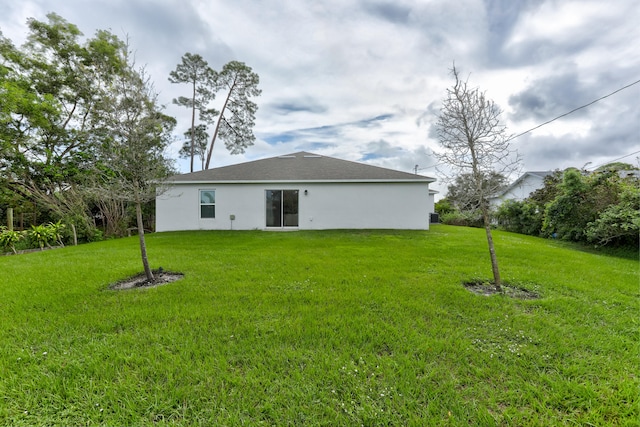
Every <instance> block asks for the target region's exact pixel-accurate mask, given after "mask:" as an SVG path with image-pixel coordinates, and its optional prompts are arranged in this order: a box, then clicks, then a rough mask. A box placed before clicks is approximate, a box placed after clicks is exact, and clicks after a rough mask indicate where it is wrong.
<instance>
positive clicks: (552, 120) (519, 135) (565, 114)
mask: <svg viewBox="0 0 640 427" xmlns="http://www.w3.org/2000/svg"><path fill="white" fill-rule="evenodd" d="M638 83H640V80H636V81H635V82H633V83H630V84H628V85H626V86H624V87H621V88H620V89H618V90H615V91H613V92H611V93H610V94H608V95H605V96H602V97H600V98H598V99H596V100H595V101H591V102H590V103H588V104H585V105H582V106H580V107H578V108H574V109H573V110H571V111H569V112H568V113H564V114H562V115H560V116H558V117H556V118H554V119H551V120H548V121H546V122H544V123H542V124H540V125H538V126H536V127H533V128H531V129H529V130H526V131H524V132H522V133H519V134H518V135H516V136H512V137H511V138H509V139H507V141H505V142H508V141H512V140H514V139H516V138H519V137H521V136H522V135H526V134H528V133H529V132H532V131H534V130H536V129H538V128H541V127H542V126H545V125H548V124H549V123H551V122H555V121H556V120H558V119H561V118H563V117H565V116H568V115H569V114H572V113H575V112H576V111H578V110H581V109H583V108H586V107H588V106H590V105H593V104H595V103H596V102H598V101H602V100H603V99H605V98H608V97H610V96H611V95H615V94H616V93H618V92H620V91H622V90H625V89H627V88H630V87H631V86H633V85H636V84H638ZM625 157H626V156H625Z"/></svg>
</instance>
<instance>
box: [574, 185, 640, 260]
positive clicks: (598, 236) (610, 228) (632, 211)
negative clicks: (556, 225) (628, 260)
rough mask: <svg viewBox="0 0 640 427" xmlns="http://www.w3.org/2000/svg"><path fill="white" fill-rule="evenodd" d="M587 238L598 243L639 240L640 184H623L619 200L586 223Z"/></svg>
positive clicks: (630, 242)
mask: <svg viewBox="0 0 640 427" xmlns="http://www.w3.org/2000/svg"><path fill="white" fill-rule="evenodd" d="M585 234H586V236H587V240H588V241H589V242H593V243H597V244H598V245H633V246H635V247H636V248H637V247H638V243H639V240H640V186H638V182H629V183H625V184H624V185H623V190H622V192H621V194H620V202H619V203H618V204H612V205H610V206H609V207H607V208H606V209H605V210H604V211H603V212H602V213H601V214H600V215H599V216H598V218H597V219H596V220H595V221H592V222H590V223H588V224H587V228H586V230H585Z"/></svg>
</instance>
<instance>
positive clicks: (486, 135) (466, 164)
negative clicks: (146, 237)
mask: <svg viewBox="0 0 640 427" xmlns="http://www.w3.org/2000/svg"><path fill="white" fill-rule="evenodd" d="M451 73H452V74H453V77H454V79H455V83H454V85H453V87H452V88H449V89H447V98H446V99H445V100H444V103H443V106H442V109H441V110H440V115H439V116H438V120H437V122H436V132H437V135H438V140H439V142H440V146H441V148H442V151H441V152H439V153H436V157H437V158H438V160H440V161H441V162H444V163H447V164H448V165H449V166H450V167H451V168H452V169H453V170H454V171H456V172H458V173H459V174H461V173H467V174H469V175H470V178H471V188H473V190H474V191H473V195H474V197H475V199H476V203H477V205H478V206H480V210H481V212H482V218H483V223H484V228H485V232H486V236H487V244H488V247H489V255H490V258H491V267H492V271H493V278H494V282H495V286H496V288H497V289H501V280H500V271H499V268H498V259H497V257H496V252H495V247H494V243H493V237H492V235H491V223H490V218H489V204H488V202H487V197H488V196H490V195H491V192H488V191H487V190H488V189H487V188H486V187H485V185H484V184H485V181H486V179H485V178H486V177H487V176H491V174H493V173H496V172H498V173H501V174H504V172H505V171H508V170H510V169H513V168H514V167H515V166H516V165H517V159H516V160H512V159H511V155H512V151H511V150H510V148H509V142H508V137H507V135H506V128H505V126H503V125H502V124H501V123H500V114H501V110H500V108H499V107H498V106H497V105H496V104H495V103H494V102H493V101H491V100H489V99H487V98H486V97H485V94H484V93H483V92H480V91H479V90H478V89H477V88H475V89H474V88H470V87H469V85H468V83H467V81H463V80H461V79H460V76H459V74H458V70H457V69H456V67H455V65H454V66H453V68H452V70H451ZM497 168H500V169H499V170H498V169H497ZM506 175H508V174H506Z"/></svg>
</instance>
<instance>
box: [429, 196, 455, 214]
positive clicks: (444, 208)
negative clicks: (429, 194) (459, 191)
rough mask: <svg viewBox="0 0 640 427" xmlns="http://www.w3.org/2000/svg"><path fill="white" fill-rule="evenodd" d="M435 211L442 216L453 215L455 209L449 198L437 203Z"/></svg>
mask: <svg viewBox="0 0 640 427" xmlns="http://www.w3.org/2000/svg"><path fill="white" fill-rule="evenodd" d="M434 209H435V211H436V213H437V214H438V215H440V216H442V215H445V214H448V213H451V212H453V211H454V210H455V208H454V207H453V206H452V205H451V201H450V200H449V198H448V197H445V198H442V199H440V200H438V201H437V202H436V203H435V206H434Z"/></svg>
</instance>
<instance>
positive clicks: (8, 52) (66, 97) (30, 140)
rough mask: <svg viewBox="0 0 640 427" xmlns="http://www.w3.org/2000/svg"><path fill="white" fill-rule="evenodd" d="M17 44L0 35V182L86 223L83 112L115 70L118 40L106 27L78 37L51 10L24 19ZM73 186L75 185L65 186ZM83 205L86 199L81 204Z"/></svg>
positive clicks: (91, 145)
mask: <svg viewBox="0 0 640 427" xmlns="http://www.w3.org/2000/svg"><path fill="white" fill-rule="evenodd" d="M28 27H29V35H28V38H27V42H26V43H25V45H24V46H22V48H20V49H17V48H15V47H14V46H13V44H12V43H11V42H10V41H9V40H8V39H6V38H2V39H1V40H0V56H1V58H2V63H3V65H2V66H0V91H1V93H2V95H3V98H4V99H5V100H7V102H6V103H3V106H2V107H0V122H1V123H0V124H1V126H0V129H2V130H0V147H1V148H0V149H1V150H2V159H3V160H2V161H0V169H2V171H3V172H4V176H5V179H6V185H7V186H10V187H11V188H12V190H13V191H16V192H20V193H21V194H22V195H23V196H24V197H25V198H28V199H31V200H33V201H34V202H35V203H37V204H39V205H43V206H46V207H47V208H48V209H49V210H51V211H52V214H53V215H54V216H57V217H59V218H66V219H67V220H68V221H71V222H72V225H73V221H74V220H78V218H80V219H81V220H82V222H84V223H86V224H89V223H90V220H89V218H88V217H87V211H88V209H84V208H80V209H79V208H78V205H77V203H76V202H77V200H78V195H79V191H77V190H78V189H79V188H80V186H78V185H77V184H79V183H81V182H82V180H83V179H84V177H85V176H86V175H87V174H88V171H89V170H90V165H91V164H93V163H94V162H95V159H96V151H95V147H96V144H95V141H94V137H93V134H92V129H91V122H90V120H89V117H90V116H91V115H93V114H96V109H97V104H98V102H99V100H100V99H101V97H102V95H103V93H104V92H105V91H106V90H107V89H108V87H109V84H110V81H111V79H112V78H113V76H114V75H115V74H117V73H119V72H120V70H121V69H122V62H121V61H120V59H121V58H120V56H119V55H118V52H119V51H120V50H121V49H122V42H121V41H119V40H118V39H117V37H115V36H113V35H112V34H110V33H109V32H106V31H98V32H97V33H96V35H95V37H94V38H91V39H89V40H87V41H86V42H85V43H84V44H81V43H80V37H81V35H82V33H81V32H80V31H79V30H78V28H77V27H76V26H75V25H73V24H70V23H68V22H67V21H65V20H64V19H63V18H61V17H60V16H58V15H56V14H53V13H52V14H49V15H47V22H41V21H38V20H36V19H29V20H28ZM72 187H75V190H69V189H70V188H72ZM83 205H84V206H85V207H86V203H83Z"/></svg>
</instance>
